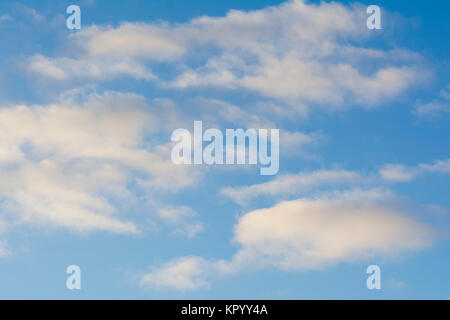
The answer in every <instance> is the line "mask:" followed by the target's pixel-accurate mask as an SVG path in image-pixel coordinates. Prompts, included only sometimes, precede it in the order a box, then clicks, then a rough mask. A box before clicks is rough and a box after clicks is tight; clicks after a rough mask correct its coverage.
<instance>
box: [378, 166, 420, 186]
mask: <svg viewBox="0 0 450 320" xmlns="http://www.w3.org/2000/svg"><path fill="white" fill-rule="evenodd" d="M380 174H381V176H382V177H383V179H384V180H387V181H400V182H406V181H411V180H412V179H414V177H415V176H416V172H415V170H409V169H408V168H406V167H405V166H403V165H401V164H387V165H385V166H383V167H382V168H381V169H380Z"/></svg>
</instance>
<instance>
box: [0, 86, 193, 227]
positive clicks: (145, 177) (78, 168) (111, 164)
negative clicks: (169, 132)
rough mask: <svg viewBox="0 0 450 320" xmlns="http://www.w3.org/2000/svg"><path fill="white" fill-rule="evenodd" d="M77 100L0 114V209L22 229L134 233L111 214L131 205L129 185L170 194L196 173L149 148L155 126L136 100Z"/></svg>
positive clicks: (114, 96) (103, 97)
mask: <svg viewBox="0 0 450 320" xmlns="http://www.w3.org/2000/svg"><path fill="white" fill-rule="evenodd" d="M78 98H79V97H78ZM76 100H77V98H76V97H72V98H69V97H65V98H64V99H63V100H62V101H60V102H58V103H55V104H51V105H47V106H26V105H18V106H12V107H6V108H2V109H0V126H1V127H2V131H1V133H0V174H1V176H2V179H1V181H0V197H1V199H2V200H3V201H2V207H1V209H2V211H4V212H5V211H6V212H8V213H11V215H10V216H13V217H14V218H12V219H14V220H15V221H16V222H20V223H34V224H39V225H46V226H60V227H65V228H67V229H71V230H76V231H79V232H87V231H92V230H106V231H110V232H116V233H136V232H138V229H137V227H136V225H135V224H134V223H132V222H130V221H127V220H126V219H125V218H124V217H121V214H122V213H123V212H120V214H119V212H117V211H118V210H117V208H118V206H119V207H120V206H121V203H124V202H127V203H132V198H133V190H132V189H130V188H131V187H130V185H134V186H135V187H134V188H141V189H142V190H143V192H144V193H145V194H152V193H155V192H159V193H161V192H173V191H176V190H179V189H181V188H183V187H186V186H188V185H191V184H192V183H193V181H194V180H193V179H194V177H195V171H192V172H191V173H188V172H187V171H186V168H183V167H181V166H178V167H177V166H174V165H173V164H172V163H171V162H170V157H169V154H168V153H166V152H165V148H164V146H162V147H161V148H158V147H159V146H158V145H157V144H155V143H153V144H152V142H151V136H152V133H153V132H155V130H158V129H159V127H160V124H159V123H160V122H161V121H160V120H158V119H157V118H156V117H155V116H154V115H153V113H152V111H151V108H150V107H149V106H147V105H146V103H145V100H144V99H143V98H142V97H140V96H137V95H134V94H123V93H114V92H107V93H105V94H103V95H97V94H89V95H87V96H85V97H82V98H81V100H82V101H81V102H77V101H76ZM111 199H113V200H111ZM121 211H124V212H126V210H121Z"/></svg>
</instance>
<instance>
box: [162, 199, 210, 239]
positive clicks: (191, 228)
mask: <svg viewBox="0 0 450 320" xmlns="http://www.w3.org/2000/svg"><path fill="white" fill-rule="evenodd" d="M157 212H158V215H159V217H160V219H161V220H163V221H164V222H165V223H166V224H168V225H171V226H173V227H174V230H173V233H174V234H176V235H181V236H185V237H187V238H190V239H191V238H194V237H195V236H196V235H197V234H199V233H201V232H203V231H204V230H205V226H204V225H203V223H201V222H195V221H194V222H193V221H192V220H194V219H196V218H197V217H198V213H197V212H196V211H195V210H194V209H192V208H190V207H187V206H178V207H176V206H167V207H162V208H160V209H158V210H157Z"/></svg>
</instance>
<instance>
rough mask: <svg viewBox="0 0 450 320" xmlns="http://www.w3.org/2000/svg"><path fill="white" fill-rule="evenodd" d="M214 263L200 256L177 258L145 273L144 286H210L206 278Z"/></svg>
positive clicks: (141, 283)
mask: <svg viewBox="0 0 450 320" xmlns="http://www.w3.org/2000/svg"><path fill="white" fill-rule="evenodd" d="M213 266H214V264H211V263H210V262H209V261H207V260H205V259H203V258H199V257H183V258H180V259H175V260H173V261H170V262H168V263H166V264H163V265H162V266H160V267H158V268H155V269H154V270H152V271H151V272H150V273H147V274H144V275H143V276H142V277H141V278H140V281H139V284H140V285H141V286H142V287H147V288H156V289H176V290H197V289H201V288H207V287H209V282H208V281H207V280H206V279H205V277H207V274H208V271H210V269H211V267H213Z"/></svg>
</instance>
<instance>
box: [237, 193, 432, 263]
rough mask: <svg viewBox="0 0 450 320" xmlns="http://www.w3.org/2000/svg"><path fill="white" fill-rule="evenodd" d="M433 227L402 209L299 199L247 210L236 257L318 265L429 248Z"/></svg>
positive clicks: (241, 221)
mask: <svg viewBox="0 0 450 320" xmlns="http://www.w3.org/2000/svg"><path fill="white" fill-rule="evenodd" d="M432 234H433V233H432V230H431V229H430V228H429V227H427V226H426V225H424V224H422V223H420V222H417V221H415V220H414V219H412V218H410V217H408V215H407V214H406V212H403V211H401V210H399V209H395V208H393V207H389V206H386V205H382V204H378V203H376V202H371V201H360V200H359V199H352V200H351V201H349V198H348V197H347V198H344V199H339V198H336V199H318V200H310V199H298V200H294V201H287V202H281V203H279V204H277V205H275V206H274V207H272V208H268V209H260V210H255V211H252V212H249V213H247V214H245V215H244V216H243V217H241V218H240V219H239V222H238V224H237V225H236V226H235V238H234V240H235V241H236V242H237V243H238V244H239V245H240V246H241V249H240V251H239V252H238V254H237V255H236V257H235V261H237V262H239V263H244V264H247V263H248V261H251V263H252V264H255V265H269V266H276V267H279V268H281V269H285V270H297V269H318V268H323V267H325V266H328V265H333V264H337V263H341V262H354V261H361V260H366V259H369V258H375V257H380V256H391V255H394V254H397V253H399V252H402V251H410V250H417V249H421V248H424V247H426V246H429V245H430V244H431V241H432Z"/></svg>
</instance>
